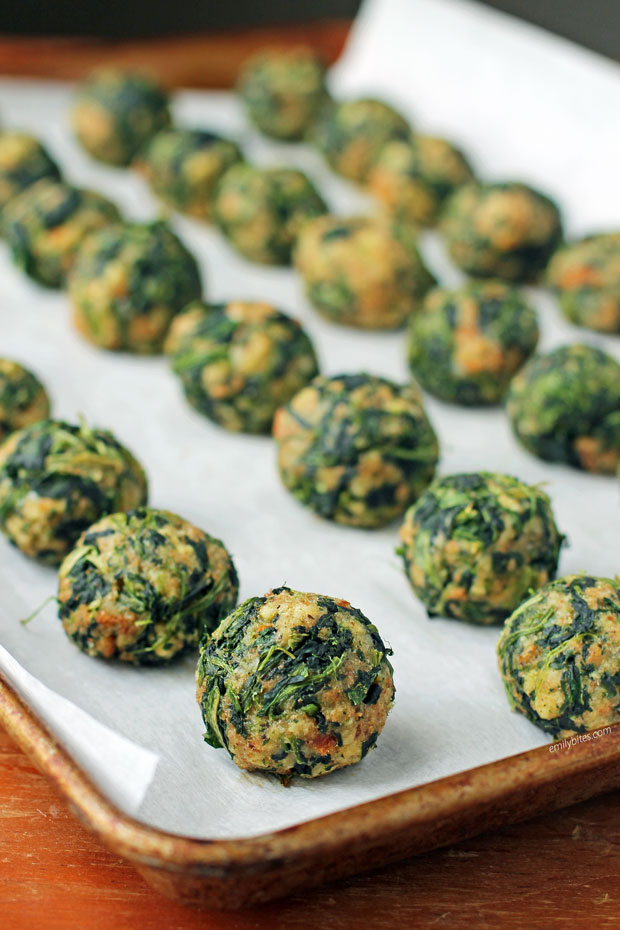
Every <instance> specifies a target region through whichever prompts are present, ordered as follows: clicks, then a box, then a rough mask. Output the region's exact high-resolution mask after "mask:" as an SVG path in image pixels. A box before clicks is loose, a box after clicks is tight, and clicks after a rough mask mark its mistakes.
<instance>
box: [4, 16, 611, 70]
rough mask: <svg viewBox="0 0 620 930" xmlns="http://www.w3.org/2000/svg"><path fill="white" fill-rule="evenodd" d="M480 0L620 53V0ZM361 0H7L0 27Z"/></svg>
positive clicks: (102, 32) (79, 27)
mask: <svg viewBox="0 0 620 930" xmlns="http://www.w3.org/2000/svg"><path fill="white" fill-rule="evenodd" d="M481 2H483V3H486V5H487V6H493V7H496V8H498V9H501V10H505V11H507V12H509V13H513V14H515V15H517V16H521V17H522V18H523V19H527V20H530V21H531V22H534V23H538V24H539V25H541V26H544V27H546V28H547V29H550V30H551V31H552V32H557V33H558V34H560V35H563V36H566V37H567V38H569V39H573V40H574V41H576V42H578V43H580V44H581V45H585V46H587V47H589V48H592V49H595V50H596V51H598V52H601V53H602V54H605V55H609V56H610V57H612V58H620V0H481ZM359 5H360V2H359V0H228V2H222V0H2V2H1V3H0V32H4V33H5V34H7V33H8V34H22V35H24V34H28V35H48V36H49V35H74V36H102V37H103V36H105V37H138V36H141V37H150V36H156V35H166V34H167V35H171V34H182V33H197V32H208V31H217V30H222V29H228V28H235V27H237V28H246V27H251V26H257V25H267V24H272V23H299V22H304V21H310V20H316V19H322V18H332V19H335V18H350V17H352V16H353V15H354V14H355V12H356V10H357V8H358V7H359ZM0 68H1V62H0Z"/></svg>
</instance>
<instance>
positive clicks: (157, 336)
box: [69, 221, 202, 354]
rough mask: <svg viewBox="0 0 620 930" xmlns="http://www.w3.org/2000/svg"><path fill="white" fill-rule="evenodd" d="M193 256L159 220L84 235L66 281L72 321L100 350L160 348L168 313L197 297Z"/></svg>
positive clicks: (197, 277) (147, 350) (169, 317)
mask: <svg viewBox="0 0 620 930" xmlns="http://www.w3.org/2000/svg"><path fill="white" fill-rule="evenodd" d="M201 292H202V286H201V281H200V272H199V270H198V265H197V264H196V260H195V258H194V257H193V255H192V254H191V253H190V252H189V251H188V250H187V249H186V248H185V246H184V245H183V243H182V242H181V241H180V240H179V239H178V238H177V237H176V236H175V234H174V233H173V232H172V230H171V229H170V228H169V227H168V226H167V224H166V223H164V222H162V221H157V222H154V223H123V224H116V225H114V226H109V227H108V228H107V229H103V230H101V231H100V232H98V233H97V234H95V235H92V236H89V237H88V238H87V239H86V240H85V241H84V243H83V245H82V247H81V248H80V251H79V254H78V257H77V260H76V262H75V267H74V269H73V272H72V274H71V276H70V280H69V296H70V299H71V303H72V306H73V321H74V323H75V325H76V327H77V329H78V330H79V332H80V333H81V334H82V335H83V336H85V338H86V339H88V340H89V341H90V342H93V343H94V344H95V345H97V346H100V348H102V349H111V350H124V351H126V352H136V353H140V354H150V353H154V352H161V348H162V343H163V341H164V337H165V335H166V333H167V332H168V327H169V326H170V323H171V321H172V318H173V317H174V316H175V314H177V313H178V312H179V311H180V310H182V309H183V308H184V307H185V306H187V304H188V303H189V302H190V301H191V300H196V299H197V298H199V297H200V295H201Z"/></svg>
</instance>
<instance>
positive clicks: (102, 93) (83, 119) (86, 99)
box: [71, 67, 170, 165]
mask: <svg viewBox="0 0 620 930" xmlns="http://www.w3.org/2000/svg"><path fill="white" fill-rule="evenodd" d="M168 103H169V101H168V94H167V93H166V91H165V90H164V89H163V87H162V86H161V85H160V83H159V82H158V81H157V80H156V79H155V78H154V77H153V76H152V75H149V74H146V73H142V72H138V71H127V70H123V69H121V68H112V67H104V68H99V69H97V70H96V71H94V72H93V73H92V74H91V75H90V76H89V77H88V78H87V79H86V80H85V81H84V82H83V83H82V84H81V85H80V87H79V89H78V92H77V95H76V99H75V103H74V106H73V110H72V113H71V122H72V125H73V130H74V132H75V134H76V136H77V138H78V140H79V142H80V143H81V144H82V146H83V147H84V148H85V149H86V151H87V152H88V153H89V155H92V157H93V158H96V159H98V160H99V161H103V162H107V163H108V164H110V165H128V164H129V163H130V162H131V161H132V160H133V158H134V157H135V156H136V155H137V154H138V152H139V151H140V149H141V148H142V146H143V145H144V144H145V143H146V142H148V140H149V139H150V138H151V136H154V135H155V133H156V132H158V131H159V130H160V129H163V128H164V127H165V126H168V125H169V123H170V111H169V109H168Z"/></svg>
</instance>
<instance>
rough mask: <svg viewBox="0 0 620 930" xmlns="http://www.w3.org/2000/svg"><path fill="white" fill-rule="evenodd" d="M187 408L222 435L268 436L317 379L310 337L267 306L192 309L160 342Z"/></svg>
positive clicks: (239, 304) (245, 304)
mask: <svg viewBox="0 0 620 930" xmlns="http://www.w3.org/2000/svg"><path fill="white" fill-rule="evenodd" d="M166 351H168V352H169V353H170V354H171V360H172V369H173V371H174V372H175V374H177V375H178V376H179V377H180V379H181V383H182V385H183V389H184V391H185V395H186V397H187V399H188V401H189V403H190V404H191V405H192V407H194V408H195V409H196V410H198V411H199V413H202V414H204V416H206V417H209V419H211V420H214V421H215V422H216V423H219V424H220V426H224V427H225V428H226V429H230V430H237V431H242V432H246V433H266V432H269V431H270V430H271V424H272V421H273V418H274V415H275V412H276V410H277V409H278V407H280V406H281V405H282V404H285V403H286V402H287V401H289V400H290V399H291V397H292V396H293V394H296V393H297V391H299V390H301V388H302V387H304V385H306V384H307V383H308V382H309V381H311V380H312V378H314V377H315V375H317V374H318V363H317V359H316V355H315V352H314V348H313V346H312V343H311V341H310V339H309V337H308V336H307V335H306V333H305V331H304V330H303V329H302V327H301V325H300V324H299V323H298V322H297V320H294V319H292V317H289V316H287V315H286V314H284V313H282V312H281V311H279V310H277V309H276V308H275V307H272V306H271V305H270V304H266V303H259V302H250V301H235V302H231V303H227V304H215V305H214V304H211V305H206V304H191V305H190V306H189V307H188V308H187V309H186V310H185V311H184V312H183V313H181V314H179V316H177V317H176V318H175V320H174V322H173V324H172V327H171V328H170V332H169V333H168V338H167V340H166Z"/></svg>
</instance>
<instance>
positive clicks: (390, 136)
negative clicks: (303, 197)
mask: <svg viewBox="0 0 620 930" xmlns="http://www.w3.org/2000/svg"><path fill="white" fill-rule="evenodd" d="M311 135H312V141H313V142H314V144H315V145H316V146H317V148H318V149H319V151H320V152H321V153H322V154H323V156H324V157H325V159H326V160H327V162H328V164H329V165H330V167H331V168H333V170H334V171H336V172H338V174H342V175H343V176H344V177H345V178H349V180H350V181H355V182H356V183H357V184H364V183H365V182H366V181H367V180H368V175H369V173H370V169H371V168H372V166H373V165H374V163H375V161H376V160H377V158H378V157H379V154H380V152H381V150H382V149H383V147H384V146H385V145H386V144H387V143H388V142H392V141H394V140H399V141H403V140H404V141H409V139H410V137H411V127H410V126H409V123H408V122H407V120H406V119H405V117H404V116H401V114H400V113H398V112H397V110H395V109H394V108H393V107H391V106H389V104H387V103H384V102H383V101H381V100H374V99H370V98H362V99H360V100H347V101H345V102H344V103H334V104H332V105H330V106H326V107H325V108H324V109H323V110H322V111H321V113H320V114H319V116H318V118H317V120H316V122H315V124H314V126H313V128H312V133H311Z"/></svg>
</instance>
